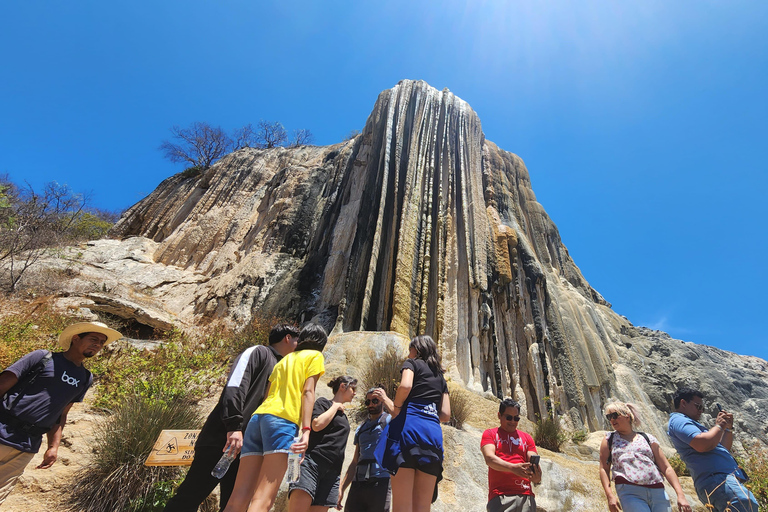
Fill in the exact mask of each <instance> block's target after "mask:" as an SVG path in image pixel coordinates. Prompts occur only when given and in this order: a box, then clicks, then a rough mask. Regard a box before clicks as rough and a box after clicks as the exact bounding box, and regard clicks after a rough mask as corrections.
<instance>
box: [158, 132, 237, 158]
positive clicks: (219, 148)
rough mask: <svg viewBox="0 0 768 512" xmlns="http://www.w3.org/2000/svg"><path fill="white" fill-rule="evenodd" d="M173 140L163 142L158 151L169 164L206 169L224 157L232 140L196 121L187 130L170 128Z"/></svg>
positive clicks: (223, 133) (224, 134)
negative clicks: (184, 163) (180, 163)
mask: <svg viewBox="0 0 768 512" xmlns="http://www.w3.org/2000/svg"><path fill="white" fill-rule="evenodd" d="M171 134H173V140H164V141H163V143H162V144H160V148H159V149H160V151H162V152H163V153H165V157H166V158H167V159H168V160H170V161H171V162H186V163H188V164H190V166H191V167H197V168H198V169H207V168H208V167H210V166H211V164H213V162H215V161H216V160H218V159H219V158H221V157H222V156H224V155H226V154H227V153H228V152H229V151H230V148H231V147H232V139H231V138H230V137H229V135H227V134H226V133H225V132H224V130H222V129H221V128H220V127H218V126H211V125H209V124H208V123H204V122H200V121H196V122H194V123H192V124H191V125H189V127H188V128H179V127H178V126H174V127H173V128H171Z"/></svg>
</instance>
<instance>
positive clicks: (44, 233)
mask: <svg viewBox="0 0 768 512" xmlns="http://www.w3.org/2000/svg"><path fill="white" fill-rule="evenodd" d="M0 195H2V197H3V201H1V202H0V203H1V204H0V265H2V277H3V279H4V280H5V281H6V284H7V286H8V289H9V290H10V291H14V290H16V287H17V286H18V283H19V280H20V279H21V277H22V276H23V275H24V272H26V271H27V270H28V269H29V267H31V266H32V265H34V264H35V263H36V262H37V261H38V260H39V259H40V257H41V256H42V255H43V253H44V251H45V249H46V248H48V247H52V246H56V245H60V244H62V243H64V242H65V241H66V240H67V237H68V236H69V234H70V233H71V229H72V226H73V225H74V224H75V223H77V222H78V221H79V220H80V219H81V216H82V214H83V212H84V208H85V205H86V201H87V198H86V197H85V196H83V195H81V194H75V193H73V192H72V191H71V190H70V188H69V187H68V186H66V185H59V184H58V183H56V182H52V183H48V184H47V185H46V186H45V188H44V190H43V192H42V194H38V193H37V192H35V190H34V189H33V188H32V186H31V185H29V184H27V185H26V187H24V188H22V189H19V188H18V187H17V186H16V185H15V184H13V183H12V182H10V181H9V180H8V179H7V177H6V176H4V177H0Z"/></svg>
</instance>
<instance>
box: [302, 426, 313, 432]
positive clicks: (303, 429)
mask: <svg viewBox="0 0 768 512" xmlns="http://www.w3.org/2000/svg"><path fill="white" fill-rule="evenodd" d="M305 430H312V427H301V431H302V432H304V431H305Z"/></svg>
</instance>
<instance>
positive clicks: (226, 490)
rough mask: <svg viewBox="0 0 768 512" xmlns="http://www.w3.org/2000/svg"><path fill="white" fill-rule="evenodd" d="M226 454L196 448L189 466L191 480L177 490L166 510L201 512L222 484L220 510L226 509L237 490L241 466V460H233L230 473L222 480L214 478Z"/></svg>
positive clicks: (187, 480)
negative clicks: (238, 469)
mask: <svg viewBox="0 0 768 512" xmlns="http://www.w3.org/2000/svg"><path fill="white" fill-rule="evenodd" d="M222 455H223V452H222V451H221V448H216V447H213V446H196V447H195V458H194V460H193V461H192V465H191V466H190V467H189V472H188V473H187V477H186V478H185V479H184V481H183V482H182V483H181V485H180V486H179V487H178V489H176V494H175V495H174V496H173V498H171V499H170V500H169V501H168V504H167V505H166V506H165V508H164V509H163V510H164V511H165V512H197V508H198V507H199V506H200V504H201V503H202V502H203V501H205V498H207V497H208V495H209V494H211V492H213V490H214V489H215V488H216V486H217V485H219V484H221V489H220V492H221V498H220V499H219V507H220V510H224V507H226V506H227V501H229V497H230V496H231V495H232V489H234V487H235V477H236V476H237V468H238V467H239V466H240V457H238V458H237V459H235V460H233V461H232V465H231V466H229V470H228V471H227V473H226V474H225V475H224V477H223V478H222V479H221V480H219V479H218V478H215V477H213V476H211V471H213V468H214V466H216V463H217V462H219V459H220V458H221V456H222Z"/></svg>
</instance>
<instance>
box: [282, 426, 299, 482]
mask: <svg viewBox="0 0 768 512" xmlns="http://www.w3.org/2000/svg"><path fill="white" fill-rule="evenodd" d="M299 441H301V436H298V437H297V438H296V439H294V442H297V443H298V442H299ZM285 475H286V476H285V478H286V480H287V481H288V483H289V484H295V483H296V482H298V481H299V477H300V476H301V454H300V453H293V452H290V453H289V454H288V471H286V473H285Z"/></svg>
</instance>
